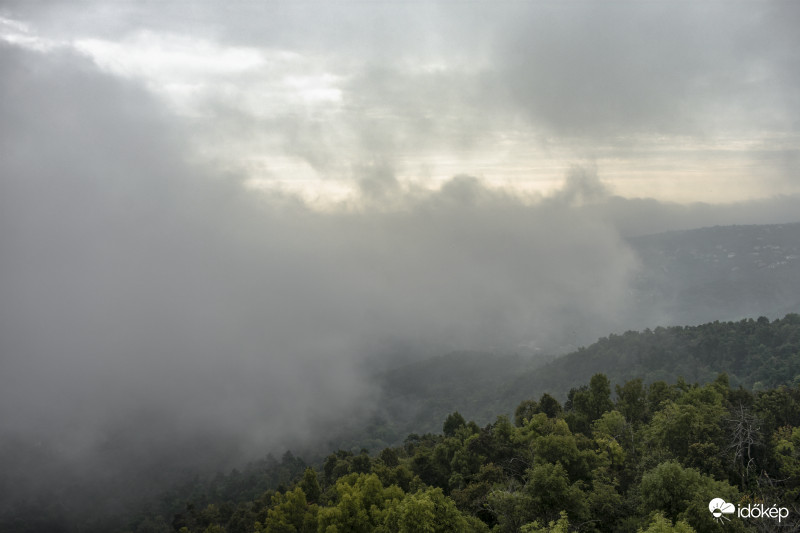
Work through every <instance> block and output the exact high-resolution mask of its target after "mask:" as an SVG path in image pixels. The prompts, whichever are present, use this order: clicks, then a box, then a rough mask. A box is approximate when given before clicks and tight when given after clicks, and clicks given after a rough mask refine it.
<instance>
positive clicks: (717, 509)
mask: <svg viewBox="0 0 800 533" xmlns="http://www.w3.org/2000/svg"><path fill="white" fill-rule="evenodd" d="M708 510H709V511H711V514H712V515H714V520H716V521H717V522H722V521H723V520H730V518H728V517H727V516H723V515H726V514H732V513H734V512H735V511H736V506H735V505H733V504H732V503H727V502H726V501H725V500H723V499H722V498H714V499H713V500H711V501H710V502H708Z"/></svg>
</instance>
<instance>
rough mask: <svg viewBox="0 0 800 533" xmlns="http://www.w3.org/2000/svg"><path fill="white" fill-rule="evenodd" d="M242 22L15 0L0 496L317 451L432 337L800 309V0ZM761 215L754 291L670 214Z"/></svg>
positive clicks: (583, 340) (0, 98)
mask: <svg viewBox="0 0 800 533" xmlns="http://www.w3.org/2000/svg"><path fill="white" fill-rule="evenodd" d="M239 8H240V10H239V11H237V8H236V7H235V6H233V7H226V8H224V9H223V8H217V7H215V6H213V5H212V4H211V3H206V2H201V3H198V4H197V6H196V7H190V6H187V5H186V4H184V3H179V4H169V5H166V6H162V7H161V8H156V6H139V5H135V4H133V3H127V2H123V3H122V4H119V5H105V4H100V3H93V2H79V3H76V4H74V5H71V6H67V5H61V4H58V3H49V2H42V3H33V4H28V3H24V2H8V3H4V5H3V6H0V465H3V468H4V470H6V471H8V472H9V473H10V474H9V475H8V476H7V477H6V479H5V481H3V482H0V489H1V490H0V492H2V494H4V495H13V497H9V499H7V500H6V503H4V504H3V507H5V509H7V508H10V507H11V506H13V505H15V504H17V503H19V502H20V501H29V500H28V497H29V496H30V495H36V494H44V493H47V494H49V493H50V492H48V491H51V490H53V486H52V483H53V481H52V480H53V479H58V480H59V481H58V482H57V483H55V485H57V487H56V489H55V491H56V492H59V491H61V492H69V491H70V490H71V489H70V487H79V489H76V491H75V492H76V493H79V494H80V498H85V501H83V502H81V504H85V502H86V501H100V499H102V498H103V496H102V495H103V494H104V493H106V492H107V491H108V490H110V489H109V487H113V486H114V485H116V484H120V483H122V484H124V485H125V486H126V491H125V492H130V493H133V494H135V495H136V497H137V498H138V497H140V496H141V495H142V494H145V495H147V494H151V495H152V494H155V493H157V492H158V491H160V490H163V489H165V488H167V486H168V485H169V483H171V482H172V481H173V480H175V479H179V478H181V479H182V478H185V477H187V476H191V475H193V473H195V472H201V473H203V474H206V473H213V472H217V471H227V470H229V469H230V468H233V467H235V466H241V465H243V464H245V463H246V462H247V461H252V460H256V459H260V458H262V457H264V456H265V455H266V454H267V453H273V454H276V455H280V454H282V453H283V452H284V451H285V450H287V449H295V450H300V449H309V450H310V449H313V450H316V451H320V447H323V446H324V443H326V442H328V440H329V439H330V435H331V433H332V432H334V431H336V430H337V429H338V428H340V427H341V426H343V425H347V424H348V423H351V422H352V419H353V418H359V417H363V418H364V419H368V418H369V417H371V416H373V415H375V414H376V413H378V412H379V411H380V406H379V405H378V402H379V401H381V398H383V396H382V395H383V393H384V392H385V391H383V390H381V383H382V381H381V380H380V379H378V378H377V377H376V376H380V375H385V373H386V372H391V371H394V370H396V369H398V368H402V367H404V365H409V364H416V363H419V362H421V361H425V360H428V359H429V358H431V357H434V356H442V355H446V354H449V353H454V352H460V351H472V352H477V353H488V354H517V355H519V356H522V357H523V358H532V359H536V358H545V359H547V360H549V359H551V358H553V357H555V356H557V355H561V354H564V353H567V352H572V351H574V350H576V349H578V348H579V347H582V346H587V345H589V344H591V343H593V342H595V341H596V340H597V339H598V338H600V337H603V336H606V335H609V334H612V333H617V334H621V333H623V332H625V331H627V330H631V329H637V330H639V329H645V328H656V327H658V326H664V327H666V326H673V325H696V324H700V323H703V322H712V321H715V320H723V321H724V320H739V319H743V318H757V317H758V316H761V315H763V316H766V317H768V318H770V319H775V318H781V317H783V316H784V315H785V314H786V313H796V312H798V311H800V297H798V295H797V293H796V289H793V287H796V286H797V285H794V283H795V282H796V281H797V275H796V270H797V268H796V267H797V262H796V261H795V260H796V259H797V254H796V252H797V250H796V248H794V247H795V246H796V245H797V239H796V236H797V234H798V232H799V231H800V230H798V226H797V225H793V224H792V223H796V222H798V221H800V218H798V213H800V188H798V162H800V158H798V150H797V140H798V129H797V125H798V123H800V122H799V121H800V100H798V97H797V94H798V93H797V91H796V89H797V86H798V81H800V80H798V79H797V76H798V74H797V73H798V72H800V70H798V69H795V68H791V67H792V66H794V65H795V64H796V62H797V59H798V57H797V53H798V52H797V51H798V50H800V43H799V42H798V36H797V34H796V32H795V31H794V25H793V24H791V23H790V21H791V20H798V15H799V13H798V10H797V5H796V4H793V3H784V2H776V3H774V4H767V5H763V6H762V5H758V6H750V5H748V6H739V5H737V6H736V8H735V9H730V10H728V9H723V8H722V6H719V5H717V4H701V5H700V6H697V7H696V6H689V5H685V4H682V3H681V4H679V5H677V6H672V5H668V4H667V3H664V2H652V3H648V4H647V5H638V4H637V5H633V4H627V3H624V2H623V3H614V4H609V5H605V6H602V7H601V6H599V5H594V4H590V3H582V2H577V3H574V4H572V5H570V6H566V7H562V6H558V7H557V6H556V5H555V4H550V3H543V4H541V5H534V6H530V7H526V6H523V5H516V4H515V5H513V6H505V7H504V8H503V9H498V10H497V11H495V10H494V9H489V8H488V7H487V6H482V5H473V4H469V3H468V4H465V5H449V4H438V3H434V4H431V5H420V4H418V3H413V2H412V3H411V5H409V6H401V5H400V4H399V3H397V4H395V3H389V4H388V5H386V6H383V7H380V6H367V5H364V4H361V3H353V4H350V5H348V4H347V3H346V4H345V5H344V6H342V7H341V8H337V7H333V6H327V5H326V6H322V5H317V4H315V3H301V4H300V5H299V6H290V5H288V4H283V3H276V4H274V5H271V6H268V7H264V8H263V10H262V8H259V7H257V6H256V4H255V3H244V4H243V5H241V6H239ZM184 9H188V10H189V11H191V13H188V14H187V13H184V12H183V10H184ZM157 11H158V12H157ZM487 16H489V19H488V20H489V21H490V22H488V23H486V24H484V21H485V20H487V19H486V17H487ZM715 18H716V19H720V20H722V21H723V22H724V23H717V24H712V23H711V22H710V21H711V20H713V19H715ZM331 20H332V21H333V23H330V21H331ZM659 27H660V28H663V29H661V30H658V31H656V33H655V34H648V32H649V31H651V30H653V31H655V29H656V28H659ZM404 28H405V29H404ZM415 36H422V38H418V37H415ZM745 51H746V53H744V52H745ZM765 224H773V225H782V226H780V227H782V228H784V229H783V230H781V231H783V233H781V234H780V235H781V237H780V239H781V241H780V244H775V243H773V242H771V241H770V245H773V244H774V245H775V246H779V251H780V253H781V254H782V257H784V259H780V258H778V259H775V261H778V260H781V261H784V262H785V264H782V266H780V268H778V269H777V270H775V269H774V268H773V270H772V271H769V273H768V274H769V275H767V274H763V273H764V272H767V270H764V269H763V268H761V267H759V268H761V269H760V270H758V272H756V270H753V272H754V273H753V274H752V276H762V277H760V278H756V277H752V276H751V277H749V278H747V280H751V281H752V280H756V281H752V283H751V282H750V281H746V280H745V278H744V277H736V276H738V274H737V275H732V274H730V273H731V272H732V270H731V268H733V267H734V266H735V267H736V269H737V271H739V272H740V274H741V271H740V270H738V269H740V268H743V267H741V265H731V266H730V267H726V268H727V270H725V273H724V275H723V274H722V273H721V272H722V270H719V271H717V270H713V269H710V270H709V269H706V270H702V268H701V267H700V266H698V265H699V263H697V264H694V263H692V264H691V265H689V266H687V265H688V263H681V261H682V260H683V259H681V257H683V256H681V255H680V253H681V250H683V251H686V250H695V249H697V250H699V249H700V248H702V249H703V250H705V251H704V252H703V253H706V252H708V249H719V250H721V248H719V247H718V245H719V246H723V244H722V241H719V240H714V238H717V237H719V235H716V236H715V237H714V238H710V240H706V241H703V243H702V244H696V245H695V244H691V243H690V242H689V241H686V240H684V241H680V238H679V237H675V235H684V234H678V233H666V232H679V231H683V230H693V229H696V228H709V227H713V226H732V225H737V226H747V225H765ZM737 231H739V233H736V234H735V235H734V234H727V235H728V236H727V237H725V239H729V241H730V243H732V244H726V246H728V247H729V248H731V250H730V251H729V250H728V249H725V250H724V252H725V253H724V254H722V252H721V251H719V252H718V253H719V254H722V255H720V258H722V259H723V261H725V260H728V259H733V257H736V253H739V256H738V257H739V258H741V257H743V256H744V255H745V253H750V252H751V251H752V250H751V248H752V246H750V245H749V244H748V246H749V248H748V250H747V251H746V252H745V251H741V252H734V251H733V248H732V247H735V246H736V243H737V242H744V241H745V240H746V239H747V238H749V237H747V236H746V235H745V234H744V233H742V232H743V231H744V232H745V233H746V232H747V231H750V230H742V229H741V228H740V229H739V230H737ZM752 231H757V230H752ZM776 231H778V230H776ZM660 234H664V235H660ZM753 238H756V237H753ZM670 239H676V240H675V242H676V243H678V244H675V243H673V242H672V241H670ZM737 239H738V240H737ZM747 242H748V243H749V242H750V241H747ZM692 246H695V248H692ZM753 246H756V245H755V244H754V245H753ZM714 247H717V248H714ZM781 247H783V248H781ZM784 248H785V249H784ZM790 248H791V249H790ZM658 250H660V251H658ZM676 250H677V251H676ZM786 250H788V251H786ZM673 252H674V253H673ZM784 252H785V253H784ZM698 253H699V252H698ZM729 253H734V256H730V257H729V256H728V254H729ZM776 253H778V252H776ZM665 254H666V255H665ZM670 254H672V255H670ZM708 254H711V252H708ZM789 256H791V257H789ZM693 257H694V258H695V259H697V257H699V255H695V256H693ZM704 257H705V256H704ZM708 257H709V258H710V259H708V260H709V261H713V260H714V259H713V257H712V255H708ZM717 263H719V259H718V260H717ZM748 264H749V263H748ZM770 264H771V263H770ZM681 265H683V266H681ZM767 265H768V263H765V264H764V268H766V266H767ZM684 267H685V270H683V271H681V270H680V269H681V268H684ZM709 268H710V267H709ZM753 268H754V269H755V268H756V267H753ZM670 269H672V270H670ZM747 272H749V271H747ZM787 272H788V274H787ZM773 274H775V275H774V276H773ZM694 275H696V276H697V277H696V278H692V279H695V281H697V283H698V284H699V283H701V281H702V283H705V285H703V287H704V289H703V290H708V291H709V292H702V291H701V292H698V290H697V287H699V286H700V285H690V284H685V285H680V284H681V283H682V282H683V281H685V280H686V279H688V278H687V276H688V277H691V276H694ZM747 275H748V276H750V275H751V274H747ZM703 276H711V278H712V279H711V281H714V280H722V281H721V285H716V286H715V287H716V288H714V289H713V291H717V292H712V289H709V288H708V287H709V285H708V284H707V283H709V280H708V279H706V278H704V277H703ZM731 276H733V277H731ZM775 276H777V277H775ZM781 276H783V277H781ZM743 280H745V281H743ZM746 283H750V285H748V287H749V289H748V290H752V291H754V292H753V294H754V295H755V294H767V293H765V292H763V291H762V292H759V291H760V288H761V287H763V286H765V285H764V284H767V285H768V286H769V287H770V291H772V292H769V293H768V294H770V295H774V297H772V296H769V297H766V296H765V297H762V298H755V297H754V298H746V299H745V298H740V297H738V296H737V294H739V293H738V292H737V291H741V290H742V289H741V288H742V287H743V286H744V285H743V284H746ZM698 295H700V296H698ZM706 295H713V296H708V297H707V296H706ZM692 298H694V299H692ZM537 360H538V359H537ZM564 392H566V391H564ZM12 465H13V467H12ZM48 485H50V486H48ZM112 492H113V491H112ZM31 497H35V496H31ZM116 498H117V497H116V496H114V497H113V498H111V500H112V501H108V502H107V503H105V505H109V506H111V507H113V506H115V505H118V506H119V507H120V508H124V507H125V505H126V503H125V502H124V500H125V497H124V496H119V498H118V500H119V501H117V499H116ZM76 505H77V504H76ZM5 509H2V510H5Z"/></svg>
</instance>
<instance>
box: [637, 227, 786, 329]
mask: <svg viewBox="0 0 800 533" xmlns="http://www.w3.org/2000/svg"><path fill="white" fill-rule="evenodd" d="M630 244H631V246H632V247H633V249H634V250H635V251H636V252H637V254H638V255H639V257H640V259H641V262H642V268H641V271H640V274H639V277H638V279H637V280H636V283H635V287H634V299H635V302H634V305H633V308H634V310H635V312H634V317H638V318H634V323H632V324H630V326H629V328H628V329H643V328H645V327H654V326H656V325H664V326H665V325H686V324H701V323H703V322H709V321H713V320H738V319H741V318H746V317H758V316H766V317H768V318H779V317H782V316H783V315H785V314H787V313H797V312H800V223H794V224H780V225H777V224H776V225H757V226H715V227H711V228H701V229H694V230H688V231H674V232H669V233H661V234H657V235H647V236H642V237H636V238H633V239H631V240H630Z"/></svg>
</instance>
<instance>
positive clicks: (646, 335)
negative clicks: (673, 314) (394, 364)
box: [372, 314, 800, 444]
mask: <svg viewBox="0 0 800 533" xmlns="http://www.w3.org/2000/svg"><path fill="white" fill-rule="evenodd" d="M598 372H602V373H605V374H606V375H607V376H608V378H609V379H610V380H611V382H612V383H614V384H621V383H624V382H625V381H627V380H630V379H635V378H640V379H642V381H643V383H645V384H648V383H651V382H653V381H657V380H666V381H668V382H674V381H676V380H677V379H678V378H683V379H684V380H686V381H687V382H689V383H694V382H698V383H708V382H710V381H712V380H713V379H715V378H716V376H717V375H718V374H719V373H722V372H724V373H727V375H728V376H729V379H730V382H731V384H732V386H734V387H737V386H739V385H741V386H743V387H745V388H747V389H755V390H761V389H764V388H774V387H777V386H780V385H792V384H794V385H797V384H799V383H800V315H796V314H790V315H787V316H785V317H784V318H782V319H778V320H773V321H770V320H767V319H766V318H764V317H761V318H758V319H755V320H754V319H747V320H741V321H738V322H713V323H708V324H703V325H700V326H687V327H678V326H676V327H668V328H662V327H658V328H655V329H654V330H649V329H647V330H644V331H641V332H634V331H629V332H626V333H624V334H622V335H610V336H608V337H604V338H602V339H599V340H598V341H597V342H595V343H594V344H592V345H590V346H588V347H586V348H581V349H579V350H577V351H575V352H572V353H570V354H567V355H564V356H561V357H558V358H554V359H551V360H549V362H548V360H547V359H544V358H532V357H529V358H527V359H526V358H522V357H519V356H511V355H503V354H475V353H471V354H458V353H454V354H450V355H448V356H443V357H440V358H435V359H433V360H429V361H425V362H422V363H418V364H414V365H408V366H405V367H403V368H401V369H397V370H395V371H392V372H388V373H386V374H384V375H383V376H382V377H381V380H382V390H383V391H384V394H383V396H382V398H381V401H380V402H379V407H380V413H381V415H380V416H379V417H378V418H377V419H376V420H377V421H375V422H374V424H373V426H372V427H373V428H377V427H380V420H384V421H388V420H391V421H392V425H391V427H392V432H391V433H389V432H387V433H386V435H397V436H398V438H400V439H402V438H403V436H404V435H405V434H406V433H410V432H417V433H419V432H428V431H434V430H435V428H437V427H438V426H439V424H440V423H441V422H440V421H441V419H442V418H443V417H444V416H445V415H446V414H447V413H449V412H452V411H456V410H457V411H459V412H461V413H463V414H464V415H465V416H466V417H467V418H470V419H474V420H476V421H477V422H478V423H480V424H483V423H488V422H490V421H491V420H493V419H494V416H496V415H497V414H500V413H507V414H511V413H512V412H513V409H514V408H515V406H516V405H517V404H519V402H521V401H523V400H524V399H526V398H530V397H539V396H540V395H541V394H542V393H545V392H547V393H550V394H551V395H553V396H554V397H556V398H558V399H559V400H560V401H564V400H566V399H567V393H568V391H569V390H570V389H572V388H574V387H579V386H580V385H581V384H584V383H587V382H588V381H589V378H590V377H591V376H592V375H593V374H595V373H598ZM386 444H393V443H392V442H391V441H387V442H386Z"/></svg>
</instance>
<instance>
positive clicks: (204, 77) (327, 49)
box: [0, 1, 800, 202]
mask: <svg viewBox="0 0 800 533" xmlns="http://www.w3.org/2000/svg"><path fill="white" fill-rule="evenodd" d="M799 10H800V7H798V5H797V2H793V1H784V2H780V1H778V2H749V1H748V2H684V1H678V2H666V1H650V2H579V1H576V2H468V1H465V2H438V3H437V2H414V1H412V2H374V3H373V2H331V3H329V2H313V1H312V2H266V3H265V2H235V3H232V4H230V5H227V4H224V3H222V2H191V3H187V2H174V3H168V5H166V6H165V5H161V4H155V3H151V2H111V3H108V2H66V3H63V2H19V3H14V2H6V3H5V8H0V16H2V17H3V20H2V21H1V22H0V36H2V38H3V39H4V40H5V41H6V42H10V43H14V44H15V45H16V46H18V47H21V48H28V49H35V50H40V51H42V52H43V53H45V54H53V53H57V52H63V51H72V52H75V53H77V54H78V55H80V56H82V57H85V58H87V60H88V61H90V62H91V63H92V64H93V65H95V66H96V67H97V68H98V69H99V70H100V71H102V72H104V73H109V74H111V75H113V76H116V77H118V78H120V79H122V80H125V81H126V82H127V83H130V84H132V85H136V86H140V87H144V88H145V89H146V90H147V91H148V92H150V93H151V94H152V95H153V96H154V97H155V98H156V99H157V100H158V101H159V102H161V103H163V104H164V105H165V107H166V109H167V110H168V112H169V113H171V114H173V116H172V117H171V118H172V119H173V120H175V121H177V122H180V123H181V125H182V126H184V127H185V128H186V135H187V136H188V141H189V143H190V144H191V157H192V158H193V159H196V160H201V161H203V162H204V163H213V164H214V165H215V166H218V167H219V168H223V169H226V170H228V171H230V172H233V173H236V174H237V175H241V176H244V177H246V178H247V179H249V180H252V183H258V184H260V185H262V186H275V185H281V186H283V187H285V188H288V189H289V190H292V191H298V190H301V191H303V193H304V194H305V195H306V197H307V198H313V199H316V200H321V201H323V202H329V201H330V200H331V199H333V198H341V197H343V196H348V195H349V194H351V193H352V192H353V186H354V184H356V183H358V182H359V181H360V179H361V178H363V177H364V176H365V175H366V176H369V175H370V171H371V170H372V169H374V168H375V167H380V168H383V169H386V171H387V172H391V173H392V174H393V175H394V176H395V177H396V178H397V179H398V180H400V181H401V182H402V183H406V182H410V183H415V184H421V185H423V186H426V187H435V186H438V185H439V184H440V183H441V181H442V180H446V179H449V178H450V177H452V176H453V175H456V174H469V175H474V176H478V177H480V178H482V179H484V180H486V181H487V182H490V183H493V184H502V185H504V186H509V187H514V188H524V189H528V190H533V191H552V190H553V189H555V188H557V186H558V184H559V183H560V181H561V180H562V179H563V175H564V173H565V171H566V170H567V169H568V168H569V167H570V166H571V165H574V164H576V163H579V164H592V165H596V167H597V169H598V171H599V173H600V175H601V176H602V178H603V180H604V181H605V182H606V183H608V184H610V185H613V190H614V192H616V193H617V194H620V195H623V196H642V197H654V198H658V199H662V200H678V201H707V202H725V201H735V200H743V199H748V198H752V197H760V196H770V195H773V194H776V193H784V194H786V193H796V192H798V183H797V179H796V172H797V168H798V151H797V150H798V140H800V139H799V137H798V136H799V135H800V133H799V131H800V115H799V113H800V93H798V91H797V87H798V76H800V74H798V72H800V68H798V66H799V62H798V50H799V49H800V42H799V41H800V37H798V32H797V31H796V23H797V22H798V20H800V12H799Z"/></svg>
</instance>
